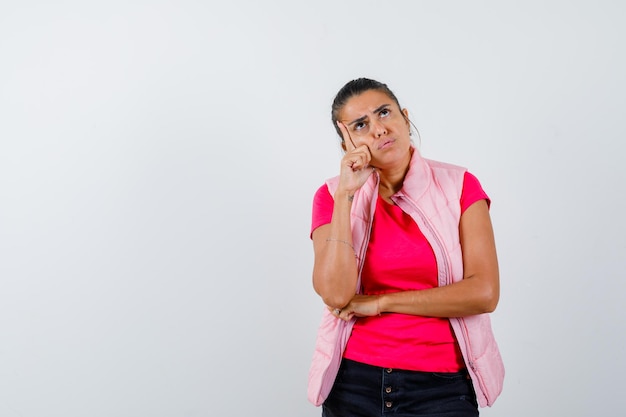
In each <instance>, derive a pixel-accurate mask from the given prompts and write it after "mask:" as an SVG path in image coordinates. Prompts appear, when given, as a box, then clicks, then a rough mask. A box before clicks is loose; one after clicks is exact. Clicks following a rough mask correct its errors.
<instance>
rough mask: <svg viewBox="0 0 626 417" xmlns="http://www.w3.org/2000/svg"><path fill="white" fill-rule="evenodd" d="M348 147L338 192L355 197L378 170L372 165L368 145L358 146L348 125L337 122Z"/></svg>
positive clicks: (342, 165) (341, 169)
mask: <svg viewBox="0 0 626 417" xmlns="http://www.w3.org/2000/svg"><path fill="white" fill-rule="evenodd" d="M337 126H338V127H339V130H340V131H341V135H342V136H343V141H344V144H345V146H346V154H345V155H344V156H343V158H342V159H341V168H340V173H339V186H338V188H337V191H338V192H345V193H347V194H348V196H350V197H352V196H354V193H355V192H356V190H358V189H359V188H361V187H362V186H363V184H365V181H367V179H368V178H369V176H370V175H372V173H373V172H374V170H375V169H376V168H374V167H373V166H371V165H370V161H371V160H372V154H371V152H370V149H369V148H368V147H367V145H361V146H358V147H357V146H356V145H355V144H354V142H353V141H352V138H351V137H350V134H349V132H348V129H347V127H346V125H344V124H343V123H341V122H337Z"/></svg>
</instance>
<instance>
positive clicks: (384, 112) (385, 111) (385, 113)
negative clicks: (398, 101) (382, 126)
mask: <svg viewBox="0 0 626 417" xmlns="http://www.w3.org/2000/svg"><path fill="white" fill-rule="evenodd" d="M390 114H391V110H389V109H382V110H381V111H380V112H379V113H378V115H379V116H380V117H387V116H389V115H390Z"/></svg>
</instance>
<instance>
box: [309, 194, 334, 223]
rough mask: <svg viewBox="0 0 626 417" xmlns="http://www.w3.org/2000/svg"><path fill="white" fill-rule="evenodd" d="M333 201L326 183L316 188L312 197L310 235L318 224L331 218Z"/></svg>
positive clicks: (328, 221) (329, 220)
mask: <svg viewBox="0 0 626 417" xmlns="http://www.w3.org/2000/svg"><path fill="white" fill-rule="evenodd" d="M334 205H335V201H334V200H333V197H332V196H331V195H330V191H329V190H328V186H327V185H326V184H324V185H322V186H321V187H320V188H318V190H317V192H316V193H315V196H314V197H313V216H312V217H313V218H312V222H311V235H312V234H313V231H314V230H315V229H317V228H318V227H320V226H323V225H325V224H328V223H330V222H331V220H332V219H333V207H334Z"/></svg>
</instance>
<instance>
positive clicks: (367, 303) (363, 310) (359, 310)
mask: <svg viewBox="0 0 626 417" xmlns="http://www.w3.org/2000/svg"><path fill="white" fill-rule="evenodd" d="M379 297H380V296H378V295H361V294H357V295H355V296H354V297H353V298H352V300H350V302H349V303H348V305H346V306H345V307H344V308H342V309H338V308H331V307H329V308H328V309H329V310H330V311H331V313H333V315H334V316H335V317H338V318H340V319H342V320H345V321H348V320H350V319H352V317H370V316H378V315H380V313H381V311H380V303H379V300H378V299H379Z"/></svg>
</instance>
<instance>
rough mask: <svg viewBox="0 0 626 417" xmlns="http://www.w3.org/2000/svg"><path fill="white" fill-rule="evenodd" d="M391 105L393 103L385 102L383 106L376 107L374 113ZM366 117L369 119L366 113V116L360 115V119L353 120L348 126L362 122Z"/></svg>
mask: <svg viewBox="0 0 626 417" xmlns="http://www.w3.org/2000/svg"><path fill="white" fill-rule="evenodd" d="M389 106H391V104H383V105H381V106H379V107H377V108H376V109H375V110H374V111H373V112H372V113H374V114H376V113H378V112H379V111H381V110H382V109H384V108H385V107H389ZM365 119H367V115H365V116H361V117H359V118H358V119H355V120H353V121H351V122H350V123H348V126H351V125H353V124H355V123H359V122H362V121H364V120H365Z"/></svg>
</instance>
